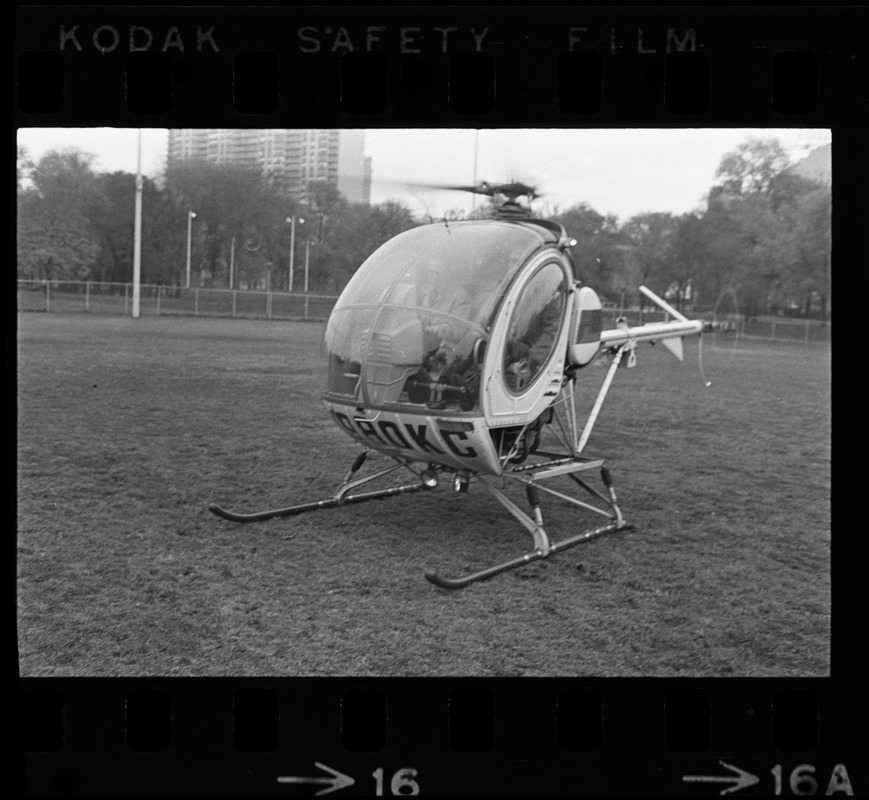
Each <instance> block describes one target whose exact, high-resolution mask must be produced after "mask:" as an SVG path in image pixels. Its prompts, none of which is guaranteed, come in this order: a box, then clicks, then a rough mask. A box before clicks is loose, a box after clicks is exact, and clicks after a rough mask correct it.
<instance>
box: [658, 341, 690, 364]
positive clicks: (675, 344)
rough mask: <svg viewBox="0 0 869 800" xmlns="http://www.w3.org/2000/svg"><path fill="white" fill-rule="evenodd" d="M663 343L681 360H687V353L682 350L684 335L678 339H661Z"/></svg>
mask: <svg viewBox="0 0 869 800" xmlns="http://www.w3.org/2000/svg"><path fill="white" fill-rule="evenodd" d="M661 344H662V345H664V347H666V348H667V349H668V350H669V351H670V352H671V353H672V354H673V355H674V356H676V358H678V359H679V361H684V360H685V354H684V353H683V352H682V337H681V336H680V337H679V338H678V339H661Z"/></svg>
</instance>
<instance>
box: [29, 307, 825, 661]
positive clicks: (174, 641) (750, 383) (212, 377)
mask: <svg viewBox="0 0 869 800" xmlns="http://www.w3.org/2000/svg"><path fill="white" fill-rule="evenodd" d="M18 330H19V335H18V396H19V404H18V646H19V664H20V671H21V675H22V676H103V675H110V676H132V675H148V676H151V675H171V676H204V675H209V676H219V675H237V676H259V675H279V676H283V675H289V676H310V675H318V676H363V675H375V676H382V675H385V676H456V675H473V676H476V675H479V676H556V675H557V676H575V675H582V676H686V675H693V676H820V675H826V674H829V666H830V660H829V639H830V591H831V589H830V583H831V575H830V519H829V517H830V499H829V496H830V422H831V420H830V416H831V408H830V350H829V348H826V347H823V346H818V345H810V346H802V345H773V344H763V345H762V346H756V347H752V346H750V345H748V344H745V343H741V344H740V349H739V350H738V351H736V352H734V351H732V350H729V349H728V350H718V351H717V352H716V351H714V350H713V349H712V348H711V347H709V346H708V344H707V346H706V350H705V352H704V354H703V357H704V364H705V367H706V371H707V374H708V376H709V377H710V378H711V379H712V380H713V385H712V386H711V387H710V388H708V389H704V387H703V385H702V382H701V379H700V376H699V373H698V370H697V363H696V361H697V359H696V345H693V344H692V345H689V346H687V347H686V359H685V363H682V364H680V363H679V362H678V361H676V360H675V359H674V358H672V357H671V356H670V355H669V354H668V353H667V352H666V351H664V350H663V349H662V348H648V347H646V348H641V350H640V351H639V365H638V367H637V368H636V369H633V370H626V369H625V370H620V371H619V374H618V376H617V377H616V380H615V383H614V385H613V389H612V391H611V392H610V397H609V400H608V401H607V405H606V406H605V407H604V411H603V413H602V415H601V418H600V420H599V422H598V427H597V429H596V431H595V434H594V435H593V437H592V439H591V441H590V444H589V448H588V452H589V453H590V454H595V455H597V454H599V455H604V456H606V457H607V458H608V464H609V466H610V468H611V470H612V474H613V478H614V480H615V486H616V489H617V491H618V493H619V499H620V501H621V507H622V509H623V511H624V513H625V516H626V518H627V519H628V521H629V522H631V523H633V525H634V526H635V528H634V529H633V530H630V531H625V532H619V533H616V534H612V535H609V536H605V537H602V538H600V539H597V540H594V541H592V542H590V543H587V544H584V545H580V546H579V547H576V548H574V549H572V550H569V551H566V552H564V553H562V554H558V555H556V556H554V557H553V558H551V559H547V560H543V561H538V562H535V563H533V564H531V565H529V566H527V567H525V568H522V569H519V570H516V571H514V572H511V573H507V574H504V575H500V576H498V577H496V578H494V579H493V580H491V581H487V582H483V583H479V584H475V585H473V586H471V587H469V588H467V589H464V590H462V591H459V592H448V591H445V590H441V589H437V588H435V587H433V586H432V585H430V584H429V583H428V582H427V581H425V580H424V578H423V571H424V570H425V569H437V570H438V571H439V572H441V573H442V574H446V575H452V574H456V573H460V572H462V571H464V570H465V569H468V568H478V567H483V566H488V565H490V564H493V563H496V562H498V561H502V560H504V559H506V558H508V557H512V556H514V555H518V554H519V553H521V552H526V551H527V550H528V549H530V548H529V544H530V537H528V535H527V533H526V532H525V531H524V530H522V529H521V528H520V527H519V525H518V524H516V523H515V521H514V520H513V519H512V518H511V517H510V516H509V515H508V514H507V513H506V512H505V511H503V509H501V508H500V507H498V506H497V505H495V504H494V503H493V502H492V501H491V500H490V499H489V497H488V496H487V495H486V494H485V493H484V492H482V491H474V487H473V486H472V490H471V492H469V493H468V494H467V495H461V494H457V493H454V492H452V491H451V490H450V489H448V488H442V487H439V488H438V489H437V490H435V491H432V492H425V493H422V494H418V495H413V496H407V497H400V498H395V499H391V500H385V501H382V502H374V503H369V504H362V505H359V506H352V507H346V508H343V509H338V510H333V511H321V512H317V513H313V514H310V515H307V516H302V517H297V518H294V519H283V520H282V519H276V520H271V521H268V522H262V523H256V524H252V525H247V526H241V525H237V524H234V523H230V522H226V521H224V520H221V519H218V518H217V517H215V516H213V515H212V514H210V513H209V512H208V510H207V505H208V504H209V503H211V502H215V501H217V502H220V503H222V504H224V505H225V506H227V507H229V508H232V509H235V510H256V509H263V508H271V507H275V506H280V505H289V504H292V503H294V502H305V501H308V500H317V499H323V498H326V497H328V496H329V495H330V494H331V493H332V492H334V489H335V486H336V484H337V483H338V482H339V480H340V478H341V477H342V476H343V475H344V473H345V472H346V470H347V468H348V466H349V463H350V462H351V461H352V459H353V457H354V455H355V453H356V451H357V447H356V446H355V445H354V444H353V443H352V442H351V440H350V439H349V438H348V437H346V435H345V434H343V433H342V432H341V431H340V430H339V429H338V428H337V427H335V426H334V425H333V423H332V422H331V421H330V420H329V418H328V416H327V414H326V413H325V411H324V409H323V407H322V404H321V403H320V401H319V393H320V390H321V388H322V385H323V379H322V375H321V363H320V338H321V335H322V331H323V325H322V324H314V323H309V324H305V323H292V322H267V321H251V320H238V319H237V320H232V319H206V318H199V319H194V318H153V317H150V318H145V317H143V318H141V319H139V320H132V319H130V318H125V317H107V316H103V317H99V316H91V315H85V314H76V315H66V314H60V313H58V314H39V313H22V314H19V315H18ZM603 374H604V373H603V370H600V369H598V368H590V375H589V377H587V381H588V383H589V389H588V391H587V392H586V394H585V396H584V398H583V400H584V403H585V408H588V407H589V406H590V404H591V401H592V400H593V396H594V392H595V391H596V388H597V386H598V385H599V383H600V381H601V380H602V378H603ZM544 513H545V514H546V519H547V522H548V525H547V530H549V531H550V532H551V534H552V536H553V538H555V539H557V538H559V536H564V535H566V534H568V533H572V532H574V531H577V530H580V529H582V528H584V527H586V526H587V525H589V524H596V520H589V519H586V518H584V516H583V515H582V514H581V513H577V512H576V510H574V509H571V508H570V507H567V506H566V505H563V504H560V503H559V502H558V501H556V500H554V499H552V498H549V502H546V503H545V505H544Z"/></svg>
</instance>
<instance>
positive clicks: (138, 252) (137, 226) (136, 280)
mask: <svg viewBox="0 0 869 800" xmlns="http://www.w3.org/2000/svg"><path fill="white" fill-rule="evenodd" d="M133 225H134V228H133V319H138V318H139V294H140V291H139V290H140V286H141V283H142V129H141V128H140V129H139V148H138V156H137V158H136V207H135V219H134V223H133Z"/></svg>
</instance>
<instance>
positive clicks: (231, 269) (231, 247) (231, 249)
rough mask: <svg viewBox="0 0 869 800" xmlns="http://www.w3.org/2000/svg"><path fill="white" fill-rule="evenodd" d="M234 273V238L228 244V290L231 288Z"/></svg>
mask: <svg viewBox="0 0 869 800" xmlns="http://www.w3.org/2000/svg"><path fill="white" fill-rule="evenodd" d="M234 272H235V236H233V237H232V241H230V243H229V288H230V289H231V288H232V279H233V273H234Z"/></svg>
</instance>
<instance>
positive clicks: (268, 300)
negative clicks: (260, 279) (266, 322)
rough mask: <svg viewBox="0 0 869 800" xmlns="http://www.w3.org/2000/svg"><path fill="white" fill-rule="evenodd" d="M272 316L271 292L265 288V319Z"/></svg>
mask: <svg viewBox="0 0 869 800" xmlns="http://www.w3.org/2000/svg"><path fill="white" fill-rule="evenodd" d="M271 318H272V293H271V292H270V291H268V290H266V319H271Z"/></svg>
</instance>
